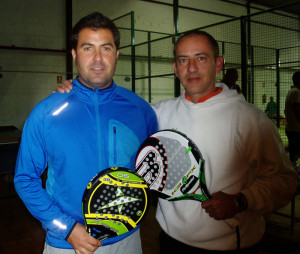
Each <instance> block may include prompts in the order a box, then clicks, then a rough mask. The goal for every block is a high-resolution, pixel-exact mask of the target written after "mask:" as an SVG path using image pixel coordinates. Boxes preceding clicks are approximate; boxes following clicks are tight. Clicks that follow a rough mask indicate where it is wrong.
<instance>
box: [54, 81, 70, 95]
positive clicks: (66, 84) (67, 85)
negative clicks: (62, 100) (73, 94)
mask: <svg viewBox="0 0 300 254" xmlns="http://www.w3.org/2000/svg"><path fill="white" fill-rule="evenodd" d="M72 81H73V80H72V79H69V80H66V81H65V82H64V83H63V84H61V85H59V86H57V87H56V90H55V91H53V93H55V92H60V93H64V92H67V93H69V92H70V91H71V90H72V88H73V86H72Z"/></svg>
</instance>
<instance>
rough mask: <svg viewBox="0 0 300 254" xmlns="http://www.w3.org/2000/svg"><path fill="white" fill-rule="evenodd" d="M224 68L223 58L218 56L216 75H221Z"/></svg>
mask: <svg viewBox="0 0 300 254" xmlns="http://www.w3.org/2000/svg"><path fill="white" fill-rule="evenodd" d="M222 68H223V57H222V56H218V57H217V59H216V73H220V72H221V70H222Z"/></svg>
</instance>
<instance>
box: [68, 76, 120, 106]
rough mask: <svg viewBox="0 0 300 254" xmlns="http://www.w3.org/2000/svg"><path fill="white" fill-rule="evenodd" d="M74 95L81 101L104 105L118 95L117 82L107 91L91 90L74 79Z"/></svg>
mask: <svg viewBox="0 0 300 254" xmlns="http://www.w3.org/2000/svg"><path fill="white" fill-rule="evenodd" d="M72 85H73V89H72V90H71V91H73V93H74V94H75V95H76V96H77V97H79V98H80V99H81V100H83V101H86V102H92V103H94V102H98V103H104V102H107V101H110V100H111V99H112V98H113V97H114V96H115V93H116V87H117V85H116V84H115V82H114V81H113V82H112V85H111V86H110V87H108V88H106V89H102V90H101V89H98V88H89V87H87V86H85V85H83V84H82V83H81V82H80V81H79V80H78V78H76V79H74V80H73V82H72Z"/></svg>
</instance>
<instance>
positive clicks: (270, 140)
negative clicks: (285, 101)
mask: <svg viewBox="0 0 300 254" xmlns="http://www.w3.org/2000/svg"><path fill="white" fill-rule="evenodd" d="M256 121H257V127H255V128H252V131H250V133H249V135H248V137H247V138H246V139H247V140H246V142H244V143H246V144H247V146H246V147H245V148H244V151H242V152H243V153H244V156H245V160H246V161H247V162H248V163H249V167H250V168H252V170H254V174H255V180H254V182H253V183H252V184H250V185H249V186H248V187H247V188H245V189H244V190H242V191H241V192H242V193H243V194H244V195H245V197H246V198H247V201H248V210H249V211H254V212H257V213H260V214H267V213H271V212H274V211H276V210H278V209H279V208H281V207H283V206H285V205H287V204H288V203H289V202H290V200H291V198H292V196H293V195H294V194H295V191H296V188H297V174H296V172H295V170H294V169H293V167H292V165H291V163H290V160H289V158H288V157H287V154H286V152H285V149H284V146H283V144H282V140H281V137H280V135H279V133H278V131H277V129H276V127H275V125H274V124H273V123H272V122H271V121H270V120H269V119H267V118H266V117H265V116H262V115H260V116H259V117H258V118H257V119H256ZM255 137H256V138H255ZM250 144H251V145H250ZM242 150H243V149H242Z"/></svg>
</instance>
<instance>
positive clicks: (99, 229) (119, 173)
mask: <svg viewBox="0 0 300 254" xmlns="http://www.w3.org/2000/svg"><path fill="white" fill-rule="evenodd" d="M149 203H150V190H149V188H148V185H147V184H146V182H145V181H144V179H143V178H141V177H140V176H139V175H138V174H136V173H134V172H133V171H131V170H129V169H125V168H120V167H119V168H109V169H106V170H104V171H102V172H100V173H99V174H98V175H96V176H95V177H94V178H93V179H92V180H91V181H90V182H89V184H88V185H87V188H86V190H85V192H84V195H83V199H82V210H83V216H84V220H85V224H86V228H87V231H88V233H89V234H90V235H92V236H93V237H95V238H97V239H99V240H102V241H103V240H105V239H107V238H112V237H116V236H120V235H123V234H125V233H128V232H130V231H131V230H133V229H135V228H136V227H137V226H138V225H139V224H140V223H141V221H142V219H143V218H144V216H145V215H146V212H147V210H148V208H149Z"/></svg>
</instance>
